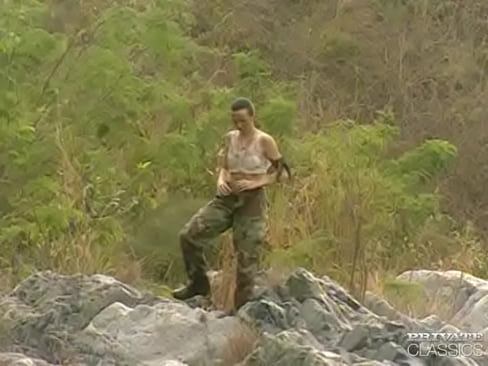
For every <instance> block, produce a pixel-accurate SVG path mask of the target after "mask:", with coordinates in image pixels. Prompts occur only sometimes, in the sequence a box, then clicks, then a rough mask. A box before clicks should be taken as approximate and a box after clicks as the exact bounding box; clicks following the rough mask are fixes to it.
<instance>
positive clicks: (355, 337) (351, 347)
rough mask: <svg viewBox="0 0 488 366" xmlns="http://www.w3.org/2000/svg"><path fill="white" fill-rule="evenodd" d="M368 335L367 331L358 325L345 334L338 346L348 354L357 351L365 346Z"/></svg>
mask: <svg viewBox="0 0 488 366" xmlns="http://www.w3.org/2000/svg"><path fill="white" fill-rule="evenodd" d="M368 335H369V334H368V330H367V329H366V328H365V327H363V326H361V325H359V326H357V327H355V328H354V329H353V330H352V331H350V332H348V333H346V334H345V335H344V337H343V338H342V340H341V342H340V343H339V345H340V346H341V347H342V348H344V349H345V350H346V351H348V352H351V351H356V350H359V349H361V348H363V347H364V346H366V345H367V342H368Z"/></svg>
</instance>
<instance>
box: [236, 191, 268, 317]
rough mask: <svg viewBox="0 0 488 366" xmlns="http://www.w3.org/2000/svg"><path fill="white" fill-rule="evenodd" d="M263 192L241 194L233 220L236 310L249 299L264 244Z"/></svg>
mask: <svg viewBox="0 0 488 366" xmlns="http://www.w3.org/2000/svg"><path fill="white" fill-rule="evenodd" d="M266 214H267V201H266V194H265V191H264V190H263V189H258V190H254V191H249V192H245V193H244V194H242V204H241V205H240V206H239V207H237V208H236V212H235V214H234V222H233V242H234V248H235V250H236V253H237V273H236V290H235V294H234V308H235V310H236V311H237V310H238V309H239V308H240V307H241V306H242V305H244V304H245V303H246V302H247V301H248V300H250V298H251V296H252V294H253V289H254V279H255V276H256V275H257V272H258V270H259V264H260V263H259V257H260V254H261V250H262V249H263V247H264V240H265V235H266V217H267V215H266Z"/></svg>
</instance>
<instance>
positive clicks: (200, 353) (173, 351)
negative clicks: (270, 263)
mask: <svg viewBox="0 0 488 366" xmlns="http://www.w3.org/2000/svg"><path fill="white" fill-rule="evenodd" d="M239 326H240V322H239V320H238V319H237V318H235V317H225V318H221V317H217V316H216V314H214V313H212V312H209V313H207V312H205V311H203V310H200V309H192V308H190V307H188V306H187V305H185V304H180V303H160V304H156V305H154V306H148V305H138V306H136V307H135V308H133V309H132V308H129V307H127V306H125V305H123V304H121V303H115V304H112V305H110V306H109V307H107V308H106V309H104V310H103V311H102V312H100V314H98V315H97V316H96V317H95V318H94V319H93V320H92V322H91V323H90V324H89V325H88V326H87V327H86V328H85V329H84V330H83V331H82V332H81V333H80V334H79V335H78V336H77V337H76V339H75V340H74V344H75V345H77V347H78V349H79V350H80V351H81V353H83V354H84V355H88V358H86V356H85V360H86V359H93V356H96V357H98V358H100V359H101V360H105V359H112V360H124V361H125V362H128V363H129V364H133V365H137V364H141V363H143V364H144V365H148V366H149V365H160V364H161V363H162V362H165V361H166V362H168V361H170V360H180V361H182V362H185V363H188V364H191V365H197V364H201V365H213V364H215V362H216V360H217V359H218V358H219V356H220V353H221V352H222V350H223V349H224V348H225V347H226V346H227V345H228V342H229V339H231V337H232V335H233V334H236V333H237V332H239Z"/></svg>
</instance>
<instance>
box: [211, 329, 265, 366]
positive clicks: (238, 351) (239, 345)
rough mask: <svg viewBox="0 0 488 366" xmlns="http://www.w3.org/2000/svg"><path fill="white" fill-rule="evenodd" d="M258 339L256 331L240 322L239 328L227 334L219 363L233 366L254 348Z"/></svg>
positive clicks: (223, 365)
mask: <svg viewBox="0 0 488 366" xmlns="http://www.w3.org/2000/svg"><path fill="white" fill-rule="evenodd" d="M258 341H259V333H258V331H257V330H255V329H253V328H251V327H250V326H248V325H246V324H244V323H242V324H241V326H240V327H239V329H237V330H235V331H234V332H233V333H232V334H229V340H228V343H227V347H226V348H225V350H224V351H223V354H222V355H221V356H220V358H221V360H222V363H221V365H222V366H235V365H237V364H239V363H240V362H242V361H243V360H244V359H245V358H246V357H247V356H248V355H249V354H250V353H251V352H252V351H253V350H254V349H255V347H256V344H257V342H258Z"/></svg>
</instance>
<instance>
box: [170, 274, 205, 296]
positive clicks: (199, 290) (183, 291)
mask: <svg viewBox="0 0 488 366" xmlns="http://www.w3.org/2000/svg"><path fill="white" fill-rule="evenodd" d="M172 295H173V297H174V298H175V299H177V300H182V301H185V300H188V299H191V298H192V297H195V296H197V295H201V296H208V295H210V283H209V281H208V278H207V276H201V277H199V278H198V279H197V280H194V281H190V283H189V284H188V285H186V286H184V287H182V288H179V289H177V290H174V291H173V292H172Z"/></svg>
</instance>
